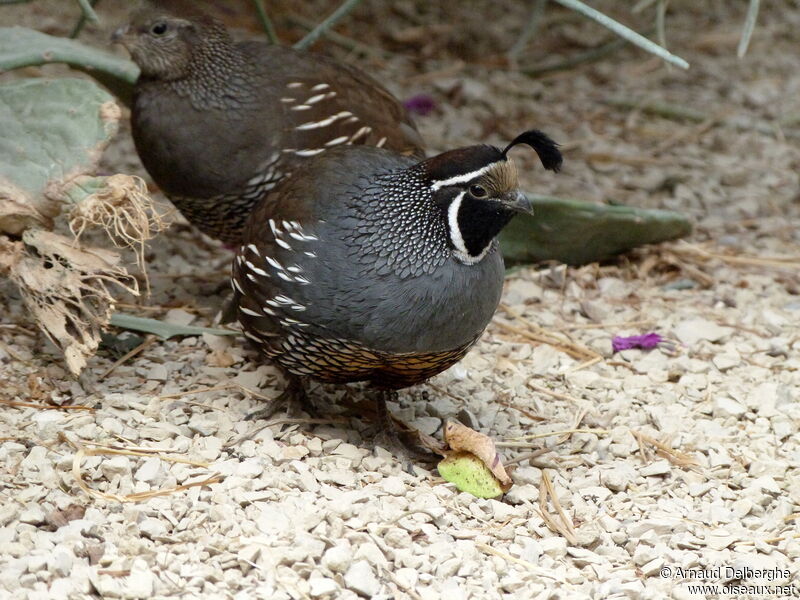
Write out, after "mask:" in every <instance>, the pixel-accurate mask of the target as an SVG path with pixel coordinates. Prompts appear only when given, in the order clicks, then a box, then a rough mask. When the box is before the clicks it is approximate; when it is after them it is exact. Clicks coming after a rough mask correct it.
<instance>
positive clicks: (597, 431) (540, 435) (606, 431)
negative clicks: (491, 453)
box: [498, 428, 611, 445]
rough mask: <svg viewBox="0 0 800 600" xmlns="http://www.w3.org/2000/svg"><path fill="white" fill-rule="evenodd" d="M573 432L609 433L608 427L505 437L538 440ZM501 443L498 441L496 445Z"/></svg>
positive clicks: (598, 434)
mask: <svg viewBox="0 0 800 600" xmlns="http://www.w3.org/2000/svg"><path fill="white" fill-rule="evenodd" d="M573 433H593V434H595V435H597V436H601V435H608V434H609V433H611V431H609V430H608V429H591V428H588V429H563V430H560V431H546V432H544V433H526V434H525V435H520V436H516V437H510V438H506V439H508V440H513V441H518V440H539V439H542V438H548V437H553V436H554V435H572V434H573ZM500 443H502V442H499V443H498V445H499V444H500Z"/></svg>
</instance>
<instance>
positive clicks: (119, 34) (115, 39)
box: [111, 25, 130, 44]
mask: <svg viewBox="0 0 800 600" xmlns="http://www.w3.org/2000/svg"><path fill="white" fill-rule="evenodd" d="M129 29H130V26H128V25H123V26H122V27H119V28H117V29H116V30H115V31H114V33H112V34H111V42H112V43H114V44H125V38H127V37H128V30H129Z"/></svg>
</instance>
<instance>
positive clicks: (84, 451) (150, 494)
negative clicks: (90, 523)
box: [59, 433, 223, 502]
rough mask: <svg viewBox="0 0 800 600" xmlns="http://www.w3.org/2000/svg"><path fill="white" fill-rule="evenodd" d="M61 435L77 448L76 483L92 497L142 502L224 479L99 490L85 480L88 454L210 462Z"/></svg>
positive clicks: (177, 461) (218, 475)
mask: <svg viewBox="0 0 800 600" xmlns="http://www.w3.org/2000/svg"><path fill="white" fill-rule="evenodd" d="M59 437H60V438H61V439H62V441H65V442H67V443H68V444H69V445H70V446H72V447H73V448H74V449H75V456H74V457H73V459H72V476H73V477H74V478H75V483H77V485H78V487H80V488H81V490H83V491H84V492H85V493H86V494H87V495H88V496H90V497H92V498H97V499H100V500H113V501H115V502H141V501H143V500H149V499H150V498H155V497H157V496H169V495H171V494H175V493H177V492H181V491H184V490H187V489H189V488H192V487H198V486H207V485H211V484H214V483H219V482H221V481H222V480H223V477H222V475H220V474H218V473H214V474H212V475H211V476H210V477H208V478H206V479H204V480H202V481H196V482H192V483H186V484H183V485H178V486H174V487H171V488H166V489H163V490H151V491H147V492H138V493H135V494H126V495H122V494H112V493H107V492H100V491H98V490H94V489H92V488H90V487H89V486H88V485H87V484H86V482H85V481H84V480H83V473H82V471H81V464H82V462H83V459H84V458H85V457H87V456H103V455H107V454H116V455H125V456H157V457H158V458H159V459H160V460H163V461H165V462H173V463H184V464H190V465H193V466H198V467H203V468H208V464H207V463H200V462H196V461H190V460H188V459H184V458H176V457H171V456H164V455H162V454H159V453H152V452H138V451H133V450H127V449H124V450H118V449H116V448H115V447H112V446H102V447H96V448H87V447H86V445H85V443H86V442H85V441H83V440H78V439H73V438H72V437H71V436H67V435H66V434H64V433H60V434H59Z"/></svg>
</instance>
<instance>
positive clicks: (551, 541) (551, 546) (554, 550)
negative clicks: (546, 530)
mask: <svg viewBox="0 0 800 600" xmlns="http://www.w3.org/2000/svg"><path fill="white" fill-rule="evenodd" d="M539 545H540V546H541V547H542V552H544V553H545V554H547V555H548V556H552V557H553V558H561V557H562V556H564V555H565V554H566V553H567V540H565V539H564V538H562V537H556V536H551V537H546V538H542V539H541V540H539Z"/></svg>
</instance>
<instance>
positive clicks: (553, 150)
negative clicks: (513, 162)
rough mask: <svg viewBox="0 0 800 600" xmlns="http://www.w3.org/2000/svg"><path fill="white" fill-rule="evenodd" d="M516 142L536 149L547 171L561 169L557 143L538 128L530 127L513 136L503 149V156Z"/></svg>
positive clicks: (561, 160)
mask: <svg viewBox="0 0 800 600" xmlns="http://www.w3.org/2000/svg"><path fill="white" fill-rule="evenodd" d="M518 144H527V145H528V146H530V147H531V148H533V149H534V150H536V154H538V155H539V160H541V161H542V165H543V166H544V168H545V169H547V170H548V171H555V172H556V173H557V172H558V171H559V170H560V169H561V163H562V162H563V158H562V156H561V152H559V150H558V144H556V143H555V142H554V141H553V140H551V139H550V138H549V137H548V136H547V135H545V134H544V133H542V132H541V131H539V130H538V129H531V130H530V131H526V132H525V133H521V134H519V135H518V136H517V137H515V138H514V139H513V140H512V141H511V143H510V144H509V145H508V146H506V147H505V149H504V150H503V152H502V154H503V156H504V157H505V155H506V153H507V152H508V151H509V150H511V148H513V147H514V146H516V145H518Z"/></svg>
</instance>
